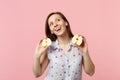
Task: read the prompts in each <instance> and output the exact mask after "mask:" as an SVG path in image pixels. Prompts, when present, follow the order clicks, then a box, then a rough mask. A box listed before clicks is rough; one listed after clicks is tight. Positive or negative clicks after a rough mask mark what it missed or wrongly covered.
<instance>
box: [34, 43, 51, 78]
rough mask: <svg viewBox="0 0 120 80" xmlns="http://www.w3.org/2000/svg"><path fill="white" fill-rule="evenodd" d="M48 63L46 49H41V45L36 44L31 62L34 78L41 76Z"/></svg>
mask: <svg viewBox="0 0 120 80" xmlns="http://www.w3.org/2000/svg"><path fill="white" fill-rule="evenodd" d="M48 63H49V61H48V57H47V48H45V47H42V46H41V44H38V46H37V47H36V50H35V56H34V62H33V73H34V75H35V77H39V76H41V75H42V74H43V72H44V71H45V69H46V68H47V65H48Z"/></svg>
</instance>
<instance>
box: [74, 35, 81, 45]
mask: <svg viewBox="0 0 120 80" xmlns="http://www.w3.org/2000/svg"><path fill="white" fill-rule="evenodd" d="M72 43H73V44H75V45H79V46H80V45H81V44H82V36H80V35H78V34H76V35H74V36H73V38H72Z"/></svg>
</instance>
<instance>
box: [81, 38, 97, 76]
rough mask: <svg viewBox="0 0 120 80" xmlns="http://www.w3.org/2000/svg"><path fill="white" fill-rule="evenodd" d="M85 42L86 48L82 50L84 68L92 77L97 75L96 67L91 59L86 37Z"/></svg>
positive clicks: (83, 47)
mask: <svg viewBox="0 0 120 80" xmlns="http://www.w3.org/2000/svg"><path fill="white" fill-rule="evenodd" d="M83 42H84V46H82V47H81V48H80V49H81V51H82V55H83V67H84V70H85V72H86V73H87V74H88V75H90V76H92V75H93V74H94V73H95V65H94V64H93V62H92V60H91V58H90V55H89V51H88V45H87V42H86V39H85V38H84V37H83Z"/></svg>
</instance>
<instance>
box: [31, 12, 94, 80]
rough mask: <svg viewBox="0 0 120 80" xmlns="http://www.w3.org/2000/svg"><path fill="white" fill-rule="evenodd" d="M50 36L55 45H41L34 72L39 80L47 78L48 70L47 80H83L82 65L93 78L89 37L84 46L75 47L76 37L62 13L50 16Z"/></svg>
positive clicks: (37, 52)
mask: <svg viewBox="0 0 120 80" xmlns="http://www.w3.org/2000/svg"><path fill="white" fill-rule="evenodd" d="M45 31H46V36H47V38H49V39H50V40H51V41H52V44H51V45H50V46H46V47H43V46H42V44H41V42H42V40H41V42H40V43H39V44H38V45H37V47H36V50H35V56H34V65H33V72H34V75H35V76H36V77H39V76H41V75H42V74H43V72H44V71H45V69H46V68H47V66H48V72H47V75H46V77H45V80H82V65H83V68H84V70H85V72H86V73H87V74H88V75H90V76H92V75H93V74H94V72H95V66H94V64H93V62H92V60H91V58H90V56H89V51H88V45H87V42H86V39H85V37H82V38H83V42H82V45H80V46H78V45H74V44H73V43H72V38H73V36H74V35H73V34H72V32H71V29H70V25H69V22H68V20H67V19H66V17H65V16H64V15H63V14H62V13H60V12H53V13H50V14H49V15H48V17H47V19H46V27H45Z"/></svg>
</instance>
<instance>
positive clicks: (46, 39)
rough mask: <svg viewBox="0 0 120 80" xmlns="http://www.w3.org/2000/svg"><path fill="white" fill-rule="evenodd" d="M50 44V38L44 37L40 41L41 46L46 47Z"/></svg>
mask: <svg viewBox="0 0 120 80" xmlns="http://www.w3.org/2000/svg"><path fill="white" fill-rule="evenodd" d="M51 44H52V41H51V40H50V38H45V39H43V41H42V46H43V47H48V46H50V45H51Z"/></svg>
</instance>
